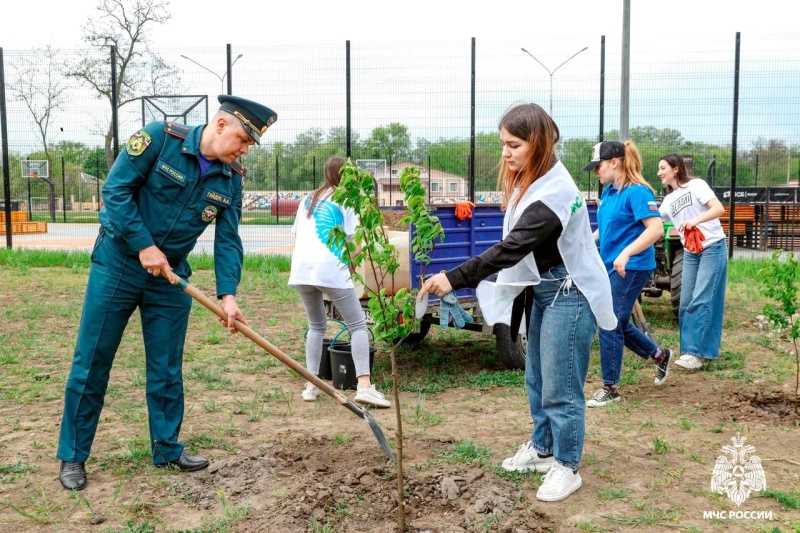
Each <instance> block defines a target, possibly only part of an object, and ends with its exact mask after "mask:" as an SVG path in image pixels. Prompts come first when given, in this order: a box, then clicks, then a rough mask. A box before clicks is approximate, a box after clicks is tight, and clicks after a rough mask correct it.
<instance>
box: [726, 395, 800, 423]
mask: <svg viewBox="0 0 800 533" xmlns="http://www.w3.org/2000/svg"><path fill="white" fill-rule="evenodd" d="M796 402H797V400H796V398H795V396H794V391H793V390H792V391H789V390H785V388H780V387H775V386H773V387H767V388H760V387H759V388H754V389H735V390H733V391H731V394H730V396H729V397H728V398H727V399H726V401H725V402H724V403H725V407H726V409H728V410H731V411H733V413H732V414H731V416H732V417H733V418H734V420H739V419H753V418H758V419H760V420H770V421H772V422H773V423H776V424H788V425H794V424H795V423H797V422H798V421H800V412H798V409H797V403H796Z"/></svg>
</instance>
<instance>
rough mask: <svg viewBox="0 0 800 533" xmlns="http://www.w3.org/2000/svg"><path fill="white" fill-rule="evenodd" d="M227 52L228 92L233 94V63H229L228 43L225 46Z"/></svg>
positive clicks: (229, 50) (229, 47)
mask: <svg viewBox="0 0 800 533" xmlns="http://www.w3.org/2000/svg"><path fill="white" fill-rule="evenodd" d="M225 49H226V51H227V54H228V94H233V64H232V63H231V54H232V52H231V45H230V43H228V44H227V45H226V46H225Z"/></svg>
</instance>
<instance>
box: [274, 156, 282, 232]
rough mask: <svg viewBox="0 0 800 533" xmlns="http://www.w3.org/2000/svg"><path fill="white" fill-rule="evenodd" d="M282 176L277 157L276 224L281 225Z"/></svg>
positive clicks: (276, 157)
mask: <svg viewBox="0 0 800 533" xmlns="http://www.w3.org/2000/svg"><path fill="white" fill-rule="evenodd" d="M280 175H281V167H280V161H278V156H277V155H276V156H275V223H276V224H280V223H281V201H280Z"/></svg>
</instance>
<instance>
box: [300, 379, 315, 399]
mask: <svg viewBox="0 0 800 533" xmlns="http://www.w3.org/2000/svg"><path fill="white" fill-rule="evenodd" d="M317 394H319V389H318V388H317V386H316V385H314V384H313V383H306V388H305V389H304V390H303V393H302V394H301V395H300V396H302V397H303V401H306V402H313V401H316V399H317Z"/></svg>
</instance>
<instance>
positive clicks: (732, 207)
mask: <svg viewBox="0 0 800 533" xmlns="http://www.w3.org/2000/svg"><path fill="white" fill-rule="evenodd" d="M741 35H742V34H741V32H738V31H737V32H736V58H735V60H734V61H735V63H734V69H733V134H732V137H731V185H730V191H731V196H730V204H729V205H730V208H729V211H728V243H729V244H730V246H729V247H728V259H730V258H732V257H733V247H734V246H735V245H736V241H735V240H734V239H735V236H734V223H733V221H734V219H735V217H734V211H735V210H736V140H737V134H738V131H739V58H740V52H741V42H742V38H741Z"/></svg>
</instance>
